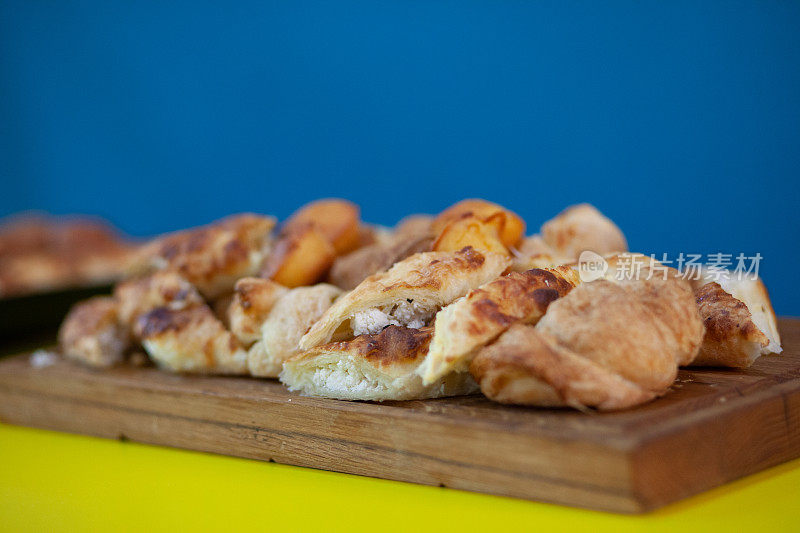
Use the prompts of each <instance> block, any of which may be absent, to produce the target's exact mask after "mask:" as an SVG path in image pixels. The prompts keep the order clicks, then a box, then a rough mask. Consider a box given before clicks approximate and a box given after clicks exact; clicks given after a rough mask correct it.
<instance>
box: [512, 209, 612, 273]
mask: <svg viewBox="0 0 800 533" xmlns="http://www.w3.org/2000/svg"><path fill="white" fill-rule="evenodd" d="M540 233H541V235H532V236H530V237H526V238H525V239H523V240H522V242H521V243H520V244H519V246H518V247H517V251H518V253H517V254H516V255H517V257H516V259H515V265H514V270H516V271H518V272H519V271H522V270H527V269H529V268H537V267H538V268H543V267H550V266H555V265H563V264H565V263H568V262H571V261H577V260H578V258H579V257H580V254H581V252H584V251H586V250H588V251H592V252H594V253H596V254H598V255H601V256H604V255H608V254H612V253H619V252H625V251H627V250H628V243H627V241H626V240H625V236H624V235H623V234H622V231H621V230H620V229H619V228H618V227H617V226H616V224H614V223H613V222H612V221H611V220H610V219H609V218H607V217H606V216H605V215H603V214H602V213H601V212H600V211H598V210H597V209H596V208H595V207H594V206H592V205H589V204H579V205H575V206H572V207H569V208H567V209H565V210H564V211H562V212H561V213H559V214H558V215H557V216H556V217H555V218H553V219H551V220H548V221H547V222H545V223H544V224H543V225H542V227H541V230H540Z"/></svg>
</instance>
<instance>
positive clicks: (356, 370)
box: [280, 325, 478, 401]
mask: <svg viewBox="0 0 800 533" xmlns="http://www.w3.org/2000/svg"><path fill="white" fill-rule="evenodd" d="M431 334H432V330H431V328H429V327H424V328H419V329H413V328H406V327H402V326H394V325H392V326H388V327H386V328H385V329H383V330H381V331H380V332H379V333H376V334H369V335H360V336H358V337H356V338H354V339H352V340H348V341H340V342H332V343H328V344H323V345H321V346H317V347H315V348H312V349H311V350H308V351H306V352H303V353H301V354H299V355H296V356H294V357H292V358H291V359H289V360H288V361H286V362H285V363H284V366H283V372H281V375H280V379H281V381H282V382H283V383H284V384H286V385H287V386H288V387H289V390H292V391H299V392H301V393H302V394H305V395H308V396H321V397H324V398H336V399H340V400H375V401H383V400H419V399H425V398H439V397H443V396H458V395H463V394H471V393H473V392H476V391H477V389H478V387H477V385H476V384H475V382H474V380H473V379H472V377H471V376H470V375H469V374H468V373H460V374H456V373H451V374H449V375H447V376H444V377H442V378H440V379H438V380H436V381H434V382H432V383H430V384H428V385H424V384H423V383H422V378H421V377H420V376H419V374H418V373H417V368H418V366H419V364H420V363H421V362H422V360H423V358H424V357H425V354H426V353H427V351H428V344H429V343H430V340H431Z"/></svg>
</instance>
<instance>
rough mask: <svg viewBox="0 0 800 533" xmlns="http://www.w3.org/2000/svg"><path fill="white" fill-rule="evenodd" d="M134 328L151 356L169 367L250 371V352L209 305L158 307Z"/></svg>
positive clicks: (214, 371) (190, 370)
mask: <svg viewBox="0 0 800 533" xmlns="http://www.w3.org/2000/svg"><path fill="white" fill-rule="evenodd" d="M133 331H134V335H135V336H136V337H137V338H138V339H139V340H140V341H141V342H142V346H144V349H145V350H146V351H147V354H148V355H149V356H150V358H151V359H152V360H153V361H155V363H156V364H157V365H158V366H159V367H161V368H163V369H165V370H169V371H171V372H187V373H197V374H244V373H246V370H247V352H246V351H245V349H244V347H243V346H242V345H241V344H240V343H239V341H237V340H236V338H235V337H234V336H233V334H232V333H231V332H230V331H228V330H226V329H225V326H223V324H222V322H220V321H219V319H218V318H217V317H215V316H214V313H213V312H212V311H211V309H210V308H209V307H208V306H207V305H198V306H193V307H187V308H183V309H171V308H169V307H158V308H156V309H153V310H152V311H150V312H148V313H145V314H143V315H141V316H140V317H139V318H138V319H137V320H136V323H135V324H134V329H133Z"/></svg>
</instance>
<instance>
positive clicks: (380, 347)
mask: <svg viewBox="0 0 800 533" xmlns="http://www.w3.org/2000/svg"><path fill="white" fill-rule="evenodd" d="M432 335H433V328H431V327H424V328H420V329H413V328H405V327H402V326H388V327H386V328H385V329H383V330H382V331H381V332H380V333H377V334H375V335H360V336H358V337H355V338H354V339H352V340H349V341H340V342H331V343H328V344H323V345H322V346H318V347H317V348H314V349H312V350H311V353H321V352H341V353H343V354H347V355H352V356H355V357H358V358H364V359H366V360H367V361H369V362H370V363H372V364H373V365H376V366H384V367H389V366H396V365H398V364H411V363H415V362H416V361H418V360H419V359H421V358H423V357H425V354H426V353H428V344H430V342H431V336H432Z"/></svg>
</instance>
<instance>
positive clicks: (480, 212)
mask: <svg viewBox="0 0 800 533" xmlns="http://www.w3.org/2000/svg"><path fill="white" fill-rule="evenodd" d="M463 218H470V219H473V220H475V219H477V220H482V221H487V222H488V221H491V222H490V224H491V225H495V224H496V225H497V227H498V230H499V233H498V236H499V240H500V242H502V244H503V245H504V246H515V245H516V244H517V243H518V242H519V241H520V239H522V237H523V235H525V221H524V220H522V218H520V216H519V215H517V214H516V213H514V212H513V211H511V210H509V209H506V208H504V207H502V206H499V205H497V204H494V203H492V202H487V201H486V200H478V199H468V200H461V201H460V202H458V203H456V204H454V205H452V206H450V207H448V208H447V209H445V210H444V211H442V212H441V213H439V215H438V216H437V217H436V218H435V219H434V221H433V224H432V226H431V229H432V230H433V233H434V234H435V235H436V236H437V237H439V236H441V233H442V232H443V231H444V230H445V228H446V227H447V226H448V225H450V224H452V223H453V222H455V221H457V220H459V219H463Z"/></svg>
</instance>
